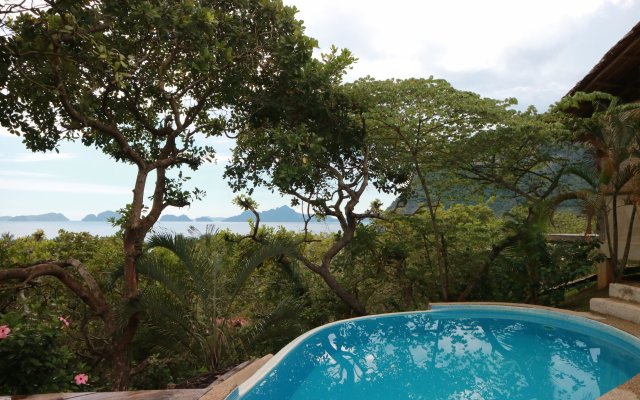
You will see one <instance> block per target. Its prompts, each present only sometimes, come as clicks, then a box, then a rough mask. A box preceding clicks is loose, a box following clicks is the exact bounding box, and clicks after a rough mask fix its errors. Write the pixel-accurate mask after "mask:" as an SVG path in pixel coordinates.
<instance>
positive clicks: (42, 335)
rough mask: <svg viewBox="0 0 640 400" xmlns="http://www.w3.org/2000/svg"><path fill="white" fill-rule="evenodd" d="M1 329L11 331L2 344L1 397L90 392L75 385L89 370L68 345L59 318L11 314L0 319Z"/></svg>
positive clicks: (47, 314)
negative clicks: (76, 378) (76, 377)
mask: <svg viewBox="0 0 640 400" xmlns="http://www.w3.org/2000/svg"><path fill="white" fill-rule="evenodd" d="M0 325H8V326H9V327H10V329H11V333H10V334H9V335H8V337H7V338H5V339H2V340H0V359H1V360H2V362H1V363H0V393H3V394H14V395H15V394H21V395H27V394H34V393H57V392H66V391H81V390H83V389H86V388H87V386H83V387H82V388H79V387H78V386H76V385H75V383H74V380H73V377H74V376H75V375H76V374H78V373H86V372H87V370H86V366H84V365H83V364H82V363H81V362H79V360H78V357H77V355H76V354H75V353H74V351H73V350H72V348H71V347H70V346H69V345H68V340H67V338H66V337H65V336H66V332H65V329H64V325H63V324H62V323H61V322H60V321H59V320H58V318H57V316H55V315H52V314H49V313H43V314H40V315H38V316H37V318H36V317H35V316H34V315H29V314H27V315H18V314H16V313H9V314H5V315H0ZM90 383H92V382H91V381H90ZM89 387H91V386H89Z"/></svg>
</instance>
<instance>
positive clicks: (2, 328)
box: [0, 325, 11, 340]
mask: <svg viewBox="0 0 640 400" xmlns="http://www.w3.org/2000/svg"><path fill="white" fill-rule="evenodd" d="M10 333H11V328H9V325H0V340H2V339H6V338H7V336H9V334H10Z"/></svg>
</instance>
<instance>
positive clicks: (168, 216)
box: [160, 214, 193, 222]
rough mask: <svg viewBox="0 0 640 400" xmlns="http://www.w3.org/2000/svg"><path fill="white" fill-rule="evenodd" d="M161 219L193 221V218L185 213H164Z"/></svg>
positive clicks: (166, 220)
mask: <svg viewBox="0 0 640 400" xmlns="http://www.w3.org/2000/svg"><path fill="white" fill-rule="evenodd" d="M160 221H164V222H191V221H193V220H192V219H191V218H189V217H187V216H186V215H184V214H182V215H171V214H166V215H163V216H162V217H160Z"/></svg>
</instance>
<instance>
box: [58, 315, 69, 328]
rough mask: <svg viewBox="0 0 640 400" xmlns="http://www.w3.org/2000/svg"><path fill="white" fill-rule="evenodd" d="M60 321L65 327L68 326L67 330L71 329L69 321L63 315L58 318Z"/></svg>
mask: <svg viewBox="0 0 640 400" xmlns="http://www.w3.org/2000/svg"><path fill="white" fill-rule="evenodd" d="M58 319H59V320H60V322H62V323H63V324H64V326H66V327H67V328H68V327H69V321H68V320H67V319H66V318H65V317H63V316H62V315H61V316H59V317H58Z"/></svg>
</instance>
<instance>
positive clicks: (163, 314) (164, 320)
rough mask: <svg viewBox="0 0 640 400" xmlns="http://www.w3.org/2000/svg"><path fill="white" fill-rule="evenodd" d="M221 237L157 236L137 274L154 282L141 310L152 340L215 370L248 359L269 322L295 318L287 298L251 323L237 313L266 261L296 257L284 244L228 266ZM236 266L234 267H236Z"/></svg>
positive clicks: (268, 246) (264, 246)
mask: <svg viewBox="0 0 640 400" xmlns="http://www.w3.org/2000/svg"><path fill="white" fill-rule="evenodd" d="M217 235H218V233H216V232H212V231H208V232H206V233H205V234H202V235H200V236H199V237H194V236H184V235H181V234H173V233H155V234H153V235H152V236H151V237H150V238H149V240H148V241H147V245H148V250H147V252H146V253H145V255H144V257H142V259H141V260H140V261H139V263H138V270H139V271H140V273H141V274H143V275H145V276H146V277H147V278H149V279H150V280H151V283H150V284H149V285H147V286H146V288H145V289H144V291H143V293H142V296H141V300H140V307H141V308H142V310H143V311H144V312H145V314H146V319H145V321H146V323H147V325H148V326H149V328H150V330H151V331H152V332H153V333H154V338H153V340H155V341H156V343H157V346H159V347H160V348H164V349H165V350H172V351H174V352H175V351H176V350H179V351H181V352H185V351H186V352H187V353H189V354H190V355H191V356H192V359H193V360H195V361H196V362H198V363H200V364H199V365H200V366H202V365H203V364H202V363H204V365H205V366H206V368H207V370H208V371H215V370H217V369H220V368H222V367H226V366H228V365H229V364H230V363H232V362H234V361H237V360H238V358H240V357H242V356H245V354H243V348H244V347H245V345H246V344H247V342H248V341H250V340H251V339H252V338H255V337H256V335H257V333H258V332H259V331H260V330H261V329H262V328H264V327H265V326H269V323H267V322H268V321H269V320H271V321H273V320H275V319H278V318H279V319H282V318H284V317H290V316H292V315H296V312H292V309H295V307H296V305H297V303H296V301H295V299H291V298H285V299H283V300H282V301H281V302H280V304H279V305H278V306H277V307H276V308H275V309H274V310H272V311H271V313H270V314H269V315H268V316H266V317H262V318H257V319H255V320H251V321H250V323H249V320H247V319H245V318H239V317H238V316H237V315H233V310H234V308H233V306H234V303H235V302H236V300H237V299H238V298H239V297H240V295H241V293H242V290H243V288H244V286H245V285H246V283H247V280H248V278H249V276H250V275H251V273H252V272H253V271H254V270H255V269H256V268H257V267H259V266H261V265H262V264H263V263H265V262H266V261H267V260H269V259H272V258H275V257H278V256H281V255H283V254H291V253H292V252H293V251H295V249H294V248H293V247H292V246H290V245H289V244H288V243H286V242H284V241H280V242H273V243H270V244H262V245H261V246H260V248H259V249H258V250H257V251H255V252H254V253H253V254H252V255H251V256H250V257H248V258H246V259H244V261H243V262H242V263H241V265H238V266H233V265H229V263H228V260H229V257H226V256H225V254H224V250H223V249H221V246H220V245H219V242H218V243H216V241H217ZM234 267H235V268H234Z"/></svg>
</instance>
